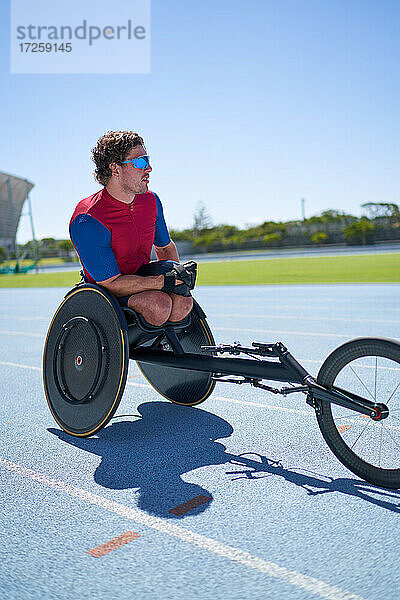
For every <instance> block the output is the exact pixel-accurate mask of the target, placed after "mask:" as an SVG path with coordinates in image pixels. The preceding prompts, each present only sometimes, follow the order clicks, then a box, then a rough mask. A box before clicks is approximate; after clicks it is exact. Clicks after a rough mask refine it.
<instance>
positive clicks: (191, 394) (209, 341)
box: [137, 308, 215, 406]
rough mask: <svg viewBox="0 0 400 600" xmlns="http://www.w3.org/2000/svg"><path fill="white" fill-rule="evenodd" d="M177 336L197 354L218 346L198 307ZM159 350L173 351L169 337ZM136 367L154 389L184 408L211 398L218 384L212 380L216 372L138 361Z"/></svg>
mask: <svg viewBox="0 0 400 600" xmlns="http://www.w3.org/2000/svg"><path fill="white" fill-rule="evenodd" d="M177 335H178V338H179V341H180V343H181V344H182V347H183V349H184V350H185V352H191V353H195V354H197V353H200V352H202V351H201V346H213V345H214V344H215V342H214V337H213V334H212V332H211V330H210V328H209V326H208V324H207V321H206V319H205V316H203V315H201V314H199V311H198V310H196V308H194V309H193V310H192V312H191V323H190V325H189V326H188V327H187V328H186V329H183V330H182V331H178V332H177ZM157 349H159V350H167V351H171V348H170V346H169V344H168V341H167V339H166V338H164V339H163V340H161V342H160V345H159V347H158V348H157ZM210 354H211V352H210ZM177 360H179V358H177ZM137 364H138V367H139V368H140V370H141V371H142V373H143V375H144V376H145V377H146V379H147V380H148V382H149V383H150V384H151V385H152V386H153V387H154V389H155V390H157V392H158V393H159V394H161V395H162V396H164V398H167V399H168V400H171V402H174V403H175V404H182V405H185V406H194V405H195V404H200V403H201V402H204V400H206V399H207V398H208V397H209V395H210V394H211V393H212V391H213V389H214V387H215V381H213V379H212V377H213V373H205V372H202V371H190V370H186V369H174V368H173V367H161V366H157V365H151V364H145V363H141V362H139V361H137Z"/></svg>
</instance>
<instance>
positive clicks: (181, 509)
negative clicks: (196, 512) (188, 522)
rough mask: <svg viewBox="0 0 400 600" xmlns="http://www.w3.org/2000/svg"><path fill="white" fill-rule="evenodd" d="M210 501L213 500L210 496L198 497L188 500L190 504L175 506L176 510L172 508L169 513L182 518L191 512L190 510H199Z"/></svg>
mask: <svg viewBox="0 0 400 600" xmlns="http://www.w3.org/2000/svg"><path fill="white" fill-rule="evenodd" d="M210 500H212V498H211V497H210V496H196V498H193V500H188V502H184V503H183V504H180V505H179V506H175V508H171V510H169V511H168V512H169V513H172V514H173V515H177V516H178V517H181V516H182V515H184V514H185V513H187V512H189V510H193V509H194V508H197V507H198V506H201V505H202V504H205V503H206V502H210Z"/></svg>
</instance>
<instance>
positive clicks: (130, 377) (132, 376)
mask: <svg viewBox="0 0 400 600" xmlns="http://www.w3.org/2000/svg"><path fill="white" fill-rule="evenodd" d="M134 377H140V375H129V377H127V379H133V378H134Z"/></svg>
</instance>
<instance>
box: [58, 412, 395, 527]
mask: <svg viewBox="0 0 400 600" xmlns="http://www.w3.org/2000/svg"><path fill="white" fill-rule="evenodd" d="M137 411H138V413H139V414H138V415H118V416H116V417H114V419H113V422H112V424H111V425H108V426H107V427H106V428H105V429H103V430H101V431H100V432H99V433H98V434H97V436H96V437H92V438H76V437H72V436H70V435H68V434H67V433H65V432H64V431H61V430H58V429H53V428H50V429H48V431H49V432H50V433H52V434H54V435H56V436H57V437H59V438H60V439H61V440H63V441H65V442H67V443H68V444H71V445H73V446H76V447H78V448H81V449H82V450H85V451H86V452H91V453H92V454H95V455H98V456H101V457H102V461H101V463H100V465H99V466H98V467H97V469H96V472H95V475H94V479H95V481H96V483H98V484H99V485H101V486H103V487H106V488H109V489H120V490H122V489H134V490H135V491H136V492H137V493H138V494H139V499H138V504H137V506H138V508H140V509H142V510H144V511H146V512H148V513H149V514H152V515H156V516H161V517H168V518H175V519H176V518H182V516H181V517H177V516H175V515H173V514H171V513H169V512H168V511H169V510H171V509H173V508H175V507H176V506H179V505H180V504H183V503H185V502H188V501H190V500H192V499H193V498H196V497H197V496H208V497H210V498H211V501H212V494H211V493H210V492H209V491H207V490H206V489H204V488H203V487H201V486H200V485H197V484H195V483H189V482H186V481H184V480H183V479H182V475H184V474H185V473H189V472H190V471H193V470H194V469H198V468H200V467H204V466H211V465H220V464H226V463H230V464H231V465H232V466H233V465H235V466H238V467H240V469H241V470H235V471H228V472H227V474H228V475H234V476H235V477H233V479H232V480H233V481H234V480H235V479H239V478H245V479H248V480H249V481H252V480H255V479H259V478H263V477H268V476H271V475H275V476H278V477H282V478H283V479H285V480H286V481H288V482H289V483H292V484H294V485H296V486H299V487H301V488H303V489H304V490H306V492H307V494H309V495H310V496H317V495H320V494H326V493H329V492H339V493H341V494H346V495H348V496H353V497H356V498H360V499H362V500H365V501H367V502H370V503H372V504H375V505H376V506H379V507H381V508H384V509H387V510H390V511H393V512H400V493H398V492H396V491H393V490H385V489H382V488H379V487H377V486H374V485H372V484H369V483H366V482H364V481H362V480H359V479H346V478H338V479H333V478H331V477H327V476H325V475H321V474H319V473H314V472H312V471H307V470H306V469H304V468H297V469H293V468H292V469H289V468H287V467H284V466H283V464H282V463H281V462H280V461H274V460H271V459H269V458H267V457H265V456H262V455H261V454H258V453H255V452H248V453H243V454H240V455H234V454H230V453H228V452H226V448H225V446H224V445H223V444H221V443H219V442H216V441H215V440H217V439H219V438H227V437H229V436H230V435H231V434H232V433H233V427H232V426H231V425H230V424H229V423H228V422H227V421H225V420H224V419H222V418H221V417H218V416H216V415H214V414H212V413H210V412H207V411H205V410H202V409H200V408H190V407H186V406H177V405H174V404H170V403H166V402H146V403H143V404H141V405H140V406H139V407H138V408H137ZM127 416H130V417H134V416H137V417H138V419H137V420H136V421H122V422H121V421H118V419H120V418H122V417H127ZM250 456H251V457H253V458H249V457H250ZM243 468H244V469H245V470H243ZM209 505H210V502H207V503H206V504H202V505H201V506H198V507H197V508H194V509H192V510H190V512H188V513H186V515H184V516H193V515H196V514H199V513H200V512H203V511H204V510H206V508H208V506H209Z"/></svg>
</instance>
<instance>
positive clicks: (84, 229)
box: [70, 131, 193, 325]
mask: <svg viewBox="0 0 400 600" xmlns="http://www.w3.org/2000/svg"><path fill="white" fill-rule="evenodd" d="M92 156H93V160H94V163H95V165H96V169H95V172H94V176H95V178H96V179H97V181H98V182H99V183H100V184H102V185H103V186H104V187H103V189H101V190H100V191H99V192H97V193H95V194H93V195H92V196H89V197H88V198H85V199H84V200H81V202H79V204H78V205H77V207H76V209H75V211H74V214H73V215H72V218H71V222H70V236H71V240H72V242H73V244H74V246H75V249H76V251H77V253H78V255H79V258H80V261H81V263H82V267H83V271H84V276H85V280H86V281H88V282H91V283H94V282H96V283H98V284H99V285H101V286H103V287H104V288H106V289H107V290H109V291H110V292H111V293H112V294H113V295H114V296H116V297H117V298H118V300H119V302H120V304H121V305H122V306H129V307H130V308H133V309H134V310H135V311H137V312H138V313H140V314H141V315H142V316H143V317H144V318H145V320H146V321H147V322H148V323H150V324H151V325H162V324H163V323H165V322H166V321H172V322H176V321H180V320H181V319H183V318H184V317H186V315H188V314H189V312H190V311H191V309H192V306H193V300H192V298H191V297H190V295H188V296H186V295H180V293H181V292H180V291H179V287H182V286H180V284H182V282H181V281H180V280H179V279H178V278H175V279H174V281H173V284H172V286H171V276H170V271H171V265H172V263H159V262H153V263H151V264H149V263H150V253H151V249H152V246H153V245H154V248H155V252H156V256H157V258H158V260H159V261H164V260H170V261H175V262H179V257H178V252H177V249H176V246H175V244H174V242H173V241H172V240H171V238H170V236H169V233H168V229H167V226H166V224H165V220H164V215H163V209H162V205H161V202H160V199H159V198H158V196H157V194H155V193H154V192H151V191H149V189H148V185H149V176H150V173H151V171H152V168H151V166H150V162H149V157H148V155H147V152H146V148H145V146H144V142H143V139H142V138H141V137H140V135H138V134H137V133H135V132H133V131H109V132H107V133H106V134H104V135H103V136H102V137H101V138H100V139H99V140H98V142H97V145H96V147H95V148H93V150H92ZM167 273H169V275H168V278H169V284H168V283H167V275H166V274H167ZM171 289H173V290H174V291H171ZM175 291H177V293H174V292H175Z"/></svg>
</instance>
